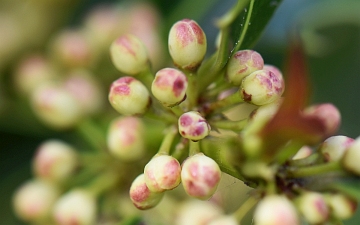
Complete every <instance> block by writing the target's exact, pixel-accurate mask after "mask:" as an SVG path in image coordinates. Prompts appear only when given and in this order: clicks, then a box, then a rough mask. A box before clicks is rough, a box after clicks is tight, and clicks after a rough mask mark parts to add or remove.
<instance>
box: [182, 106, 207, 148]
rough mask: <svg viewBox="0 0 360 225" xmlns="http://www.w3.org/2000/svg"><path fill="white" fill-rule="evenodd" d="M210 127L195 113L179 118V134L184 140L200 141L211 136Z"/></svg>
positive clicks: (188, 113)
mask: <svg viewBox="0 0 360 225" xmlns="http://www.w3.org/2000/svg"><path fill="white" fill-rule="evenodd" d="M210 130H211V127H210V125H209V124H208V123H207V121H206V120H205V119H204V118H203V117H202V116H201V115H200V113H198V112H195V111H190V112H187V113H184V114H182V115H181V116H180V118H179V132H180V134H181V136H183V137H184V138H188V139H190V140H192V141H198V140H201V139H203V138H205V137H206V136H208V135H209V133H210Z"/></svg>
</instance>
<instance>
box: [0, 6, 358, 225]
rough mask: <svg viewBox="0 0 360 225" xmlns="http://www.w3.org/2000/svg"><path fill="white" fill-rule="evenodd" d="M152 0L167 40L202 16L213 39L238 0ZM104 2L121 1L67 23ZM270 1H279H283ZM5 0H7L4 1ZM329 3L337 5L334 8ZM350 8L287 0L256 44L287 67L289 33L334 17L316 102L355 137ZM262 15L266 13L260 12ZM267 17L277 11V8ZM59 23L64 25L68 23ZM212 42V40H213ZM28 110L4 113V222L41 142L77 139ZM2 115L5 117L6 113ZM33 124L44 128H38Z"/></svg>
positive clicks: (0, 138) (0, 201) (315, 76)
mask: <svg viewBox="0 0 360 225" xmlns="http://www.w3.org/2000/svg"><path fill="white" fill-rule="evenodd" d="M128 1H130V0H128ZM149 1H151V2H153V3H154V4H155V5H156V6H157V8H158V9H159V11H160V12H161V14H162V16H163V18H164V24H163V26H164V27H163V32H164V39H165V38H166V35H167V31H168V30H169V27H170V26H171V25H172V24H173V23H174V22H175V21H176V20H178V19H181V18H184V17H187V18H192V19H195V20H198V21H199V22H200V24H201V26H202V25H203V24H204V30H205V32H206V33H207V35H209V40H212V41H213V40H214V39H215V36H216V34H217V30H216V29H215V26H213V23H214V20H215V18H216V17H218V16H220V15H221V13H223V12H224V11H226V10H227V9H229V7H231V6H232V5H233V4H234V3H235V2H236V1H234V0H227V1H223V0H197V1H193V0H173V1H167V0H149ZM100 2H101V3H110V2H115V1H114V0H106V1H104V0H103V1H100V0H81V1H79V2H78V4H77V5H74V6H73V8H71V10H69V12H71V13H68V15H67V17H66V23H65V24H67V25H73V24H77V23H79V21H81V18H82V17H83V16H84V15H85V14H86V12H87V11H88V10H89V9H91V8H92V7H93V6H94V5H96V4H98V3H100ZM125 2H126V1H125ZM256 2H258V1H256ZM266 2H270V3H274V4H275V3H276V4H278V2H279V1H266ZM300 2H301V3H300ZM0 4H1V5H6V0H0ZM325 5H327V7H325ZM329 5H331V7H330V6H329ZM346 5H347V6H346ZM312 7H313V8H315V7H317V8H316V9H317V10H318V11H316V12H317V13H319V14H321V17H320V18H319V15H313V14H314V11H313V8H312ZM322 9H323V10H322ZM334 10H337V11H342V12H344V13H343V14H336V13H337V11H336V12H335V11H334ZM346 10H351V11H353V10H355V11H356V12H359V11H360V5H359V3H358V1H356V0H347V1H326V0H316V1H314V0H307V1H298V0H283V3H282V5H281V6H280V8H279V9H278V11H277V12H276V13H275V15H274V18H273V20H272V23H270V24H269V26H268V27H267V30H266V31H265V33H264V34H263V35H262V37H261V39H260V41H259V42H258V44H257V45H256V46H255V49H256V50H257V51H259V52H260V53H261V54H262V56H263V58H264V60H265V61H267V62H269V64H274V65H276V66H279V67H282V65H283V62H284V57H285V52H286V48H287V44H288V38H289V37H290V35H289V34H290V33H291V32H292V31H293V29H294V27H296V28H298V25H301V27H300V32H301V30H302V29H304V27H305V28H306V26H310V25H311V23H313V22H314V21H317V20H325V21H326V20H328V19H329V18H332V20H331V21H330V22H333V23H330V22H329V23H323V24H321V23H318V22H319V21H317V23H318V24H319V25H318V27H313V28H312V30H311V32H315V33H317V34H319V33H320V34H321V36H322V37H326V40H327V41H328V42H326V43H327V44H328V46H326V45H324V46H325V47H324V48H325V49H327V48H329V49H328V50H329V51H321V52H320V53H322V54H316V52H317V51H316V49H312V51H309V54H308V62H309V69H310V75H311V81H312V90H313V99H312V101H313V102H332V103H334V104H335V105H336V106H337V107H338V108H339V109H340V112H341V114H342V126H341V129H340V131H339V133H341V134H344V135H348V136H350V137H353V138H355V137H357V136H358V135H359V134H360V120H359V117H358V115H360V104H357V103H358V101H359V100H360V94H359V91H358V86H357V85H360V74H359V73H360V72H359V71H360V63H359V60H360V42H359V24H360V23H359V22H356V19H357V18H356V17H353V18H349V17H350V16H348V17H346V16H345V15H350V12H349V13H347V11H346ZM334 15H337V16H334ZM341 15H342V16H341ZM257 16H262V15H261V13H260V14H258V15H257ZM264 16H271V13H268V14H266V15H264ZM303 17H307V19H306V21H302V18H303ZM0 19H1V18H0ZM240 19H241V18H240ZM334 21H335V22H336V23H335V22H334ZM358 21H359V20H358ZM59 24H60V25H61V26H63V25H64V22H63V23H59ZM209 24H210V27H209ZM309 24H310V25H309ZM60 25H58V26H57V27H59V26H60ZM281 29H282V30H281ZM0 32H1V31H0ZM307 37H308V38H307V39H305V42H309V43H311V42H312V41H313V40H312V39H311V37H309V36H307ZM255 39H256V38H255ZM209 43H211V41H210V42H209ZM326 43H323V44H326ZM305 44H306V43H305ZM249 45H250V44H249ZM246 46H248V45H246ZM40 48H41V46H40ZM324 48H323V49H324ZM320 50H322V49H319V51H320ZM9 67H11V65H10V66H8V67H5V69H4V70H3V71H2V72H0V73H1V75H0V79H1V81H2V82H3V81H4V80H5V81H6V79H7V78H6V76H4V74H5V75H6V73H8V72H9ZM4 71H5V72H4ZM4 90H6V91H8V92H11V90H8V89H6V87H4V86H3V85H0V95H1V94H4V93H3V92H4ZM2 101H3V100H2V98H1V96H0V112H1V113H3V112H2V111H3V110H5V111H6V109H2V108H1V105H2V104H3V103H2ZM26 110H29V109H27V108H26V107H24V108H23V109H21V111H17V112H9V113H7V115H8V116H7V117H6V120H5V119H4V117H0V192H1V193H2V195H1V197H0V207H1V208H2V210H1V212H0V218H1V220H0V224H4V225H15V224H21V223H20V222H19V221H17V220H16V219H15V218H14V216H13V215H12V209H11V206H10V201H11V195H12V192H13V190H14V188H15V187H17V186H19V184H20V183H22V182H23V181H24V180H26V179H27V178H28V177H29V176H30V159H31V158H32V156H33V153H34V150H35V149H36V146H38V145H39V144H40V143H41V142H42V141H43V140H45V139H47V138H49V137H59V138H62V139H64V140H70V139H71V135H70V134H61V133H56V132H53V131H50V130H48V129H47V128H45V127H43V126H41V125H40V124H39V123H38V122H37V121H36V120H35V118H33V117H31V116H29V118H23V117H22V115H23V114H22V112H23V111H26ZM0 115H1V116H3V114H0ZM24 121H26V123H24ZM32 127H39V128H38V129H35V130H34V129H32ZM355 189H356V188H355ZM355 189H354V190H355ZM357 192H358V191H357ZM359 219H360V212H359V213H358V214H357V216H355V217H354V218H352V219H351V220H349V221H348V222H345V224H347V225H355V224H358V221H359ZM129 224H131V223H129Z"/></svg>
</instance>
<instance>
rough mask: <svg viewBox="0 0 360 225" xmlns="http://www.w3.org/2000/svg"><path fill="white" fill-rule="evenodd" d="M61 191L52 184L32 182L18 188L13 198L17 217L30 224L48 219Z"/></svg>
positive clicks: (40, 181) (39, 181)
mask: <svg viewBox="0 0 360 225" xmlns="http://www.w3.org/2000/svg"><path fill="white" fill-rule="evenodd" d="M58 196H59V190H58V189H57V188H56V187H55V186H54V185H53V184H51V183H48V182H46V181H42V180H31V181H28V182H26V183H25V184H23V185H22V186H21V187H20V188H18V189H17V190H16V192H15V194H14V197H13V206H14V210H15V213H16V215H17V216H18V217H19V218H21V219H23V220H25V221H28V222H30V221H31V222H35V221H41V220H44V219H48V218H49V216H50V215H51V208H52V206H53V205H54V203H55V201H56V199H57V198H58Z"/></svg>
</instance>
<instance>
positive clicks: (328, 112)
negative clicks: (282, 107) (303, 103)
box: [303, 103, 341, 137]
mask: <svg viewBox="0 0 360 225" xmlns="http://www.w3.org/2000/svg"><path fill="white" fill-rule="evenodd" d="M303 113H304V115H305V116H311V117H317V118H319V119H320V120H321V121H322V122H323V124H324V126H325V133H324V137H328V136H330V135H332V134H334V133H335V132H336V131H337V130H338V129H339V126H340V122H341V115H340V112H339V110H338V109H337V108H336V107H335V106H334V105H333V104H331V103H324V104H319V105H313V106H310V107H308V108H306V109H305V110H304V111H303Z"/></svg>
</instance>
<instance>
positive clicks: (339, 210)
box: [327, 194, 358, 220]
mask: <svg viewBox="0 0 360 225" xmlns="http://www.w3.org/2000/svg"><path fill="white" fill-rule="evenodd" d="M327 202H328V204H329V207H330V208H331V213H332V215H333V216H334V217H336V218H338V219H341V220H346V219H349V218H350V217H352V216H353V215H354V213H355V212H356V208H357V204H358V203H357V201H356V200H354V199H352V198H350V197H348V196H346V195H343V194H331V195H329V196H327Z"/></svg>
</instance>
